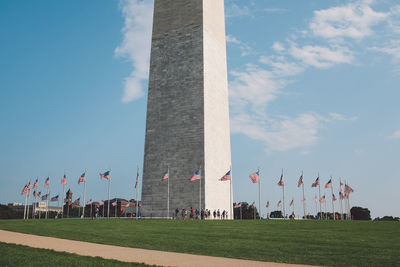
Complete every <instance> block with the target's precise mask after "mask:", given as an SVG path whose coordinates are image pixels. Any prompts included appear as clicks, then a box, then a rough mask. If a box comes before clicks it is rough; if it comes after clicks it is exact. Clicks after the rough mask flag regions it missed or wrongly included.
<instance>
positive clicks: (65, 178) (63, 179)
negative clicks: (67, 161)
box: [61, 174, 67, 185]
mask: <svg viewBox="0 0 400 267" xmlns="http://www.w3.org/2000/svg"><path fill="white" fill-rule="evenodd" d="M61 184H63V185H66V184H67V176H66V175H65V174H64V176H63V178H62V179H61Z"/></svg>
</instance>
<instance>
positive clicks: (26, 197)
mask: <svg viewBox="0 0 400 267" xmlns="http://www.w3.org/2000/svg"><path fill="white" fill-rule="evenodd" d="M27 200H28V195H27V194H26V193H25V206H24V220H25V219H26V202H27Z"/></svg>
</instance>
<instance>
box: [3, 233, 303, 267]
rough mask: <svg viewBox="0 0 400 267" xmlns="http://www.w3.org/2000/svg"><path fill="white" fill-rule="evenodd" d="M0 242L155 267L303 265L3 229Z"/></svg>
mask: <svg viewBox="0 0 400 267" xmlns="http://www.w3.org/2000/svg"><path fill="white" fill-rule="evenodd" d="M0 242H4V243H12V244H17V245H24V246H29V247H33V248H43V249H52V250H55V251H60V252H68V253H74V254H78V255H82V256H91V257H101V258H104V259H112V260H118V261H124V262H137V263H145V264H149V265H159V266H182V267H183V266H185V267H186V266H188V267H189V266H191V267H192V266H196V267H197V266H198V267H202V266H204V267H211V266H246V267H252V266H257V267H258V266H260V267H261V266H266V267H277V266H294V267H295V266H306V265H293V264H283V263H270V262H260V261H248V260H238V259H230V258H221V257H210V256H200V255H192V254H183V253H175V252H164V251H156V250H147V249H138V248H127V247H118V246H110V245H102V244H95V243H88V242H81V241H73V240H67V239H60V238H54V237H45V236H37V235H29V234H22V233H16V232H9V231H3V230H0Z"/></svg>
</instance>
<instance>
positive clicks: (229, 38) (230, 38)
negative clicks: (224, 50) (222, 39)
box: [226, 34, 241, 44]
mask: <svg viewBox="0 0 400 267" xmlns="http://www.w3.org/2000/svg"><path fill="white" fill-rule="evenodd" d="M226 42H227V43H232V44H241V42H240V41H239V40H238V39H236V37H235V36H233V35H230V34H228V35H227V36H226Z"/></svg>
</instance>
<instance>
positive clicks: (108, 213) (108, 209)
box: [107, 178, 111, 218]
mask: <svg viewBox="0 0 400 267" xmlns="http://www.w3.org/2000/svg"><path fill="white" fill-rule="evenodd" d="M110 183H111V178H108V205H107V217H108V218H110Z"/></svg>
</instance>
